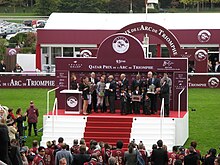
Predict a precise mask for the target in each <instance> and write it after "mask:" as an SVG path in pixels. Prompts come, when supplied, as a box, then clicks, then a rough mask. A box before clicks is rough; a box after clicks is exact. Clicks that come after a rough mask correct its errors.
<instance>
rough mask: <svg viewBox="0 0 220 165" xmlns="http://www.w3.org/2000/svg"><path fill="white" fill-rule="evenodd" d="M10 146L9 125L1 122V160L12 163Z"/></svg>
mask: <svg viewBox="0 0 220 165" xmlns="http://www.w3.org/2000/svg"><path fill="white" fill-rule="evenodd" d="M9 146H10V140H9V135H8V127H7V126H6V125H5V124H2V123H0V161H2V162H4V163H6V164H10V163H11V162H10V159H9V155H8V149H9Z"/></svg>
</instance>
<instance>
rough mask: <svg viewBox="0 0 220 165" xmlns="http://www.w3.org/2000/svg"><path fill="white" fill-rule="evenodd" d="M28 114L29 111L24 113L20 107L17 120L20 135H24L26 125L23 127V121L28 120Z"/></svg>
mask: <svg viewBox="0 0 220 165" xmlns="http://www.w3.org/2000/svg"><path fill="white" fill-rule="evenodd" d="M26 116H27V113H25V114H24V115H22V110H21V108H18V109H17V111H16V117H17V118H16V122H17V128H18V132H19V137H21V136H24V127H23V123H24V121H26Z"/></svg>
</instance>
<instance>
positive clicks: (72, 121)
mask: <svg viewBox="0 0 220 165" xmlns="http://www.w3.org/2000/svg"><path fill="white" fill-rule="evenodd" d="M188 118H189V116H188V112H186V111H182V112H181V113H180V118H178V113H177V111H171V112H170V117H165V118H161V117H160V116H159V114H156V115H149V116H147V115H143V114H140V115H133V114H130V115H120V113H119V111H118V112H117V113H116V114H110V113H92V114H90V115H88V116H83V115H71V114H65V113H64V110H58V115H56V114H55V115H52V114H51V113H49V114H47V115H44V119H43V136H42V139H41V145H43V146H46V142H47V141H49V140H57V139H58V138H59V137H63V138H64V141H65V142H66V143H67V144H69V145H70V146H72V145H73V140H74V139H78V140H80V139H81V138H84V139H85V140H86V143H87V145H88V144H89V141H90V140H91V139H94V140H96V141H103V142H108V143H109V144H112V145H114V146H115V145H116V142H117V140H122V141H123V142H124V147H123V148H124V149H126V148H127V145H128V143H129V142H130V141H132V140H135V142H136V143H137V144H138V143H139V142H140V141H142V142H143V143H144V145H145V147H146V149H147V150H151V148H152V145H153V144H155V143H156V142H157V140H159V139H162V140H163V141H164V144H165V145H167V147H168V150H171V149H172V147H173V146H174V145H178V146H180V145H184V143H185V142H186V140H187V139H188V137H189V125H188Z"/></svg>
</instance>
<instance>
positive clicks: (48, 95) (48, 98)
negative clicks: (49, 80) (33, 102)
mask: <svg viewBox="0 0 220 165" xmlns="http://www.w3.org/2000/svg"><path fill="white" fill-rule="evenodd" d="M58 88H59V87H56V88H53V89H51V90H49V91H48V92H47V114H48V113H49V106H50V92H53V91H55V90H57V89H58Z"/></svg>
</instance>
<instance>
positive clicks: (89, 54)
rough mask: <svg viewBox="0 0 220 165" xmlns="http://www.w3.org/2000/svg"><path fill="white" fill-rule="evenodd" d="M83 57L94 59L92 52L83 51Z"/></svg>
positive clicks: (81, 53)
mask: <svg viewBox="0 0 220 165" xmlns="http://www.w3.org/2000/svg"><path fill="white" fill-rule="evenodd" d="M80 55H81V57H92V52H91V51H90V50H83V51H81V52H80Z"/></svg>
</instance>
